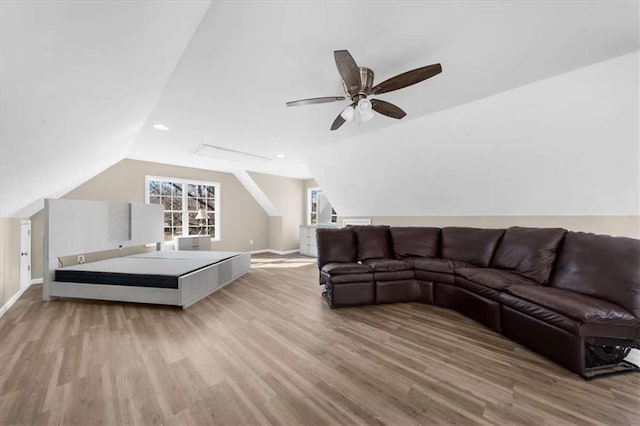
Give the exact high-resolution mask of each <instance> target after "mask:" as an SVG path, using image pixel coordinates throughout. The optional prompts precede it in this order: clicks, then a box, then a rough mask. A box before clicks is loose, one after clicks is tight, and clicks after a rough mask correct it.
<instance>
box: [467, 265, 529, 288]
mask: <svg viewBox="0 0 640 426" xmlns="http://www.w3.org/2000/svg"><path fill="white" fill-rule="evenodd" d="M455 272H456V275H459V276H461V277H463V278H466V279H468V280H469V281H473V282H474V283H476V284H481V285H484V286H487V287H490V288H493V289H495V290H504V289H505V288H506V287H508V286H511V285H532V286H536V285H538V283H537V282H535V281H534V280H530V279H529V278H525V277H523V276H522V275H518V274H514V273H513V272H508V271H501V270H499V269H492V268H460V269H456V271H455Z"/></svg>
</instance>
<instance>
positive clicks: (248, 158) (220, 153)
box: [191, 144, 271, 163]
mask: <svg viewBox="0 0 640 426" xmlns="http://www.w3.org/2000/svg"><path fill="white" fill-rule="evenodd" d="M191 152H193V153H194V154H196V155H203V156H205V157H211V158H218V159H220V160H230V161H237V162H239V163H262V162H265V161H271V158H268V157H263V156H261V155H256V154H251V153H249V152H244V151H237V150H235V149H229V148H223V147H221V146H213V145H207V144H202V145H200V146H199V147H197V148H196V149H194V150H193V151H191Z"/></svg>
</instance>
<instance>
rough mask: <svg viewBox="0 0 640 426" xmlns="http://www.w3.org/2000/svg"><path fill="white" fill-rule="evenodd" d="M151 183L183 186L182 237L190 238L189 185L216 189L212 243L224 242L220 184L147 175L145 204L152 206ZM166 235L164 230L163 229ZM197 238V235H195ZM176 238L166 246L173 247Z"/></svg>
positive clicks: (145, 179) (145, 178)
mask: <svg viewBox="0 0 640 426" xmlns="http://www.w3.org/2000/svg"><path fill="white" fill-rule="evenodd" d="M151 181H164V182H175V183H180V184H182V235H179V236H180V237H188V236H189V205H188V202H187V200H188V191H187V185H207V186H213V187H215V192H216V193H215V199H214V209H215V211H214V212H213V221H214V233H215V235H212V236H211V241H222V227H221V221H220V216H221V215H220V195H221V190H220V187H221V185H220V182H209V181H204V180H196V179H184V178H175V177H169V176H154V175H145V177H144V200H145V201H144V202H145V203H146V204H151V203H150V202H149V199H150V194H149V183H150V182H151ZM163 233H164V229H163ZM194 236H195V235H194ZM175 237H176V236H174V237H173V238H174V239H173V240H171V241H165V242H164V244H165V245H173V244H174V241H175Z"/></svg>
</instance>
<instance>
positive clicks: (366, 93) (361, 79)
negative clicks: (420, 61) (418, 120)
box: [287, 50, 442, 130]
mask: <svg viewBox="0 0 640 426" xmlns="http://www.w3.org/2000/svg"><path fill="white" fill-rule="evenodd" d="M333 57H334V59H335V61H336V67H337V68H338V73H339V74H340V77H341V78H342V86H343V88H344V92H345V96H344V97H339V96H327V97H322V98H310V99H301V100H299V101H291V102H287V106H301V105H312V104H322V103H327V102H335V101H343V100H350V101H351V105H349V106H347V107H346V108H345V109H343V110H342V111H341V112H340V114H338V116H337V117H336V119H335V120H334V121H333V123H332V124H331V130H337V129H339V128H340V126H342V125H343V124H344V123H345V122H347V121H357V122H363V123H364V122H366V121H369V120H371V119H372V118H373V115H374V114H373V111H375V112H377V113H379V114H382V115H386V116H387V117H391V118H395V119H398V120H400V119H402V118H403V117H404V116H405V115H407V113H406V112H404V111H403V110H402V109H401V108H400V107H398V106H396V105H394V104H392V103H389V102H386V101H383V100H380V99H369V97H371V96H376V95H379V94H382V93H387V92H392V91H394V90H398V89H402V88H404V87H407V86H411V85H413V84H416V83H419V82H421V81H424V80H426V79H428V78H431V77H433V76H435V75H437V74H440V73H441V72H442V65H440V64H433V65H427V66H426V67H421V68H416V69H414V70H411V71H407V72H405V73H402V74H399V75H397V76H395V77H392V78H390V79H388V80H385V81H383V82H382V83H380V84H377V85H375V86H374V85H373V78H374V73H373V70H371V69H370V68H366V67H359V66H358V65H357V64H356V61H355V60H354V59H353V57H352V56H351V54H350V53H349V52H348V51H347V50H336V51H334V52H333Z"/></svg>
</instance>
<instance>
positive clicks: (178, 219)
mask: <svg viewBox="0 0 640 426" xmlns="http://www.w3.org/2000/svg"><path fill="white" fill-rule="evenodd" d="M173 226H175V227H178V228H181V227H182V213H173Z"/></svg>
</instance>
